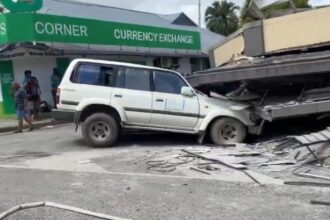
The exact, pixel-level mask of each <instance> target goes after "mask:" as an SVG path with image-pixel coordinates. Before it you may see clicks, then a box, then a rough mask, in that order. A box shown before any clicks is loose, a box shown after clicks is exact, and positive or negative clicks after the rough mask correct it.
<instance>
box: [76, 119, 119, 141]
mask: <svg viewBox="0 0 330 220" xmlns="http://www.w3.org/2000/svg"><path fill="white" fill-rule="evenodd" d="M82 134H83V137H84V139H85V140H86V141H87V143H88V144H89V145H91V146H93V147H112V146H113V145H114V144H115V142H116V141H117V139H118V134H119V128H118V124H117V122H116V120H115V119H114V118H113V117H112V116H110V115H107V114H105V113H95V114H92V115H91V116H89V117H88V118H87V119H86V120H85V122H84V123H83V126H82Z"/></svg>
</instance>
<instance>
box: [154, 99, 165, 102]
mask: <svg viewBox="0 0 330 220" xmlns="http://www.w3.org/2000/svg"><path fill="white" fill-rule="evenodd" d="M156 102H164V99H156Z"/></svg>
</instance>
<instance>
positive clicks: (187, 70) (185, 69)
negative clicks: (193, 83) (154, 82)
mask: <svg viewBox="0 0 330 220" xmlns="http://www.w3.org/2000/svg"><path fill="white" fill-rule="evenodd" d="M179 65H180V67H179V68H178V69H177V70H176V71H178V72H180V73H182V74H183V75H184V76H185V75H188V74H191V65H190V58H179Z"/></svg>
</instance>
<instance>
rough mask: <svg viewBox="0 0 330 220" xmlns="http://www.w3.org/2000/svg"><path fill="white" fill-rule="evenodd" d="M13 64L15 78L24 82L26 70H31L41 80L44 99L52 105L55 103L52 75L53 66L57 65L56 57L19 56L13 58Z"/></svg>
mask: <svg viewBox="0 0 330 220" xmlns="http://www.w3.org/2000/svg"><path fill="white" fill-rule="evenodd" d="M13 66H14V74H15V80H16V81H17V82H19V83H22V81H23V79H24V71H25V70H31V71H32V74H33V76H36V77H37V78H38V80H39V84H40V88H41V92H42V94H41V97H42V100H45V101H47V102H48V103H49V104H50V105H52V104H53V101H52V100H53V98H52V94H51V83H50V76H51V74H52V72H53V68H55V67H56V58H55V57H36V56H33V57H32V56H24V57H19V58H15V59H14V60H13Z"/></svg>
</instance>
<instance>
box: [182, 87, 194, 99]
mask: <svg viewBox="0 0 330 220" xmlns="http://www.w3.org/2000/svg"><path fill="white" fill-rule="evenodd" d="M181 95H183V96H188V97H193V96H195V93H194V92H193V90H192V89H191V88H190V87H187V86H185V87H182V89H181Z"/></svg>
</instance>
